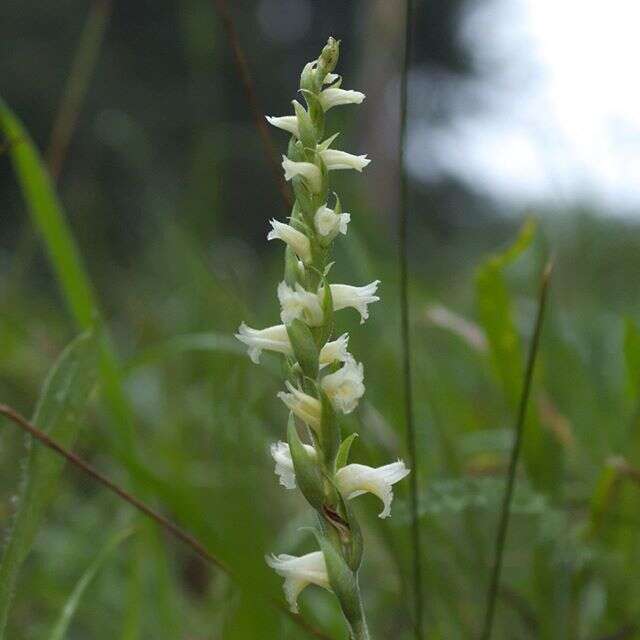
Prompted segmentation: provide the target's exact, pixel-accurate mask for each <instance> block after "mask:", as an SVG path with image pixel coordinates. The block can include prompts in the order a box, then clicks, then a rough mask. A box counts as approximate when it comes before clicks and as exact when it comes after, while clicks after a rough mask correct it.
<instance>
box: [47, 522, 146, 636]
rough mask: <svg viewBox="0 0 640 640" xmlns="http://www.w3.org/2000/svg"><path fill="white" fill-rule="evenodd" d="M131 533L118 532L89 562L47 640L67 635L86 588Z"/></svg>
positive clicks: (128, 530)
mask: <svg viewBox="0 0 640 640" xmlns="http://www.w3.org/2000/svg"><path fill="white" fill-rule="evenodd" d="M132 533H133V530H131V529H126V530H124V531H118V532H117V533H115V534H114V535H112V536H111V537H110V538H109V540H108V541H107V544H105V545H104V547H102V549H101V550H100V551H99V552H98V555H96V556H95V558H94V560H93V562H91V564H90V565H89V566H88V567H87V569H86V571H85V572H84V573H83V574H82V576H81V577H80V580H78V582H77V584H76V586H75V587H74V589H73V591H72V592H71V595H70V596H69V599H68V600H67V602H66V603H65V605H64V607H63V608H62V611H61V612H60V617H59V618H58V621H57V622H56V624H55V626H54V627H53V630H52V631H51V635H50V636H49V640H64V638H65V636H66V635H67V629H68V628H69V625H70V624H71V620H72V619H73V616H74V615H75V612H76V610H77V609H78V606H79V605H80V601H81V600H82V596H83V595H84V593H85V591H86V590H87V587H88V586H89V585H90V584H91V582H92V581H93V579H94V578H95V577H96V575H97V573H98V571H100V569H101V568H102V566H103V565H104V563H105V562H106V561H107V560H108V559H109V556H110V555H111V554H112V553H113V552H114V551H115V550H116V548H117V547H118V546H119V545H120V544H121V543H122V542H124V540H126V539H127V538H128V537H129V536H130V535H131V534H132Z"/></svg>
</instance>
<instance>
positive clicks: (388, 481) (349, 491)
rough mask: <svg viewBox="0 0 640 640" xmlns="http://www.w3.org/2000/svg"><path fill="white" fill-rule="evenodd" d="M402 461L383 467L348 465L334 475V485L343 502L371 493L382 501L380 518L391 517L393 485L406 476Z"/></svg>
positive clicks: (407, 473)
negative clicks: (343, 499)
mask: <svg viewBox="0 0 640 640" xmlns="http://www.w3.org/2000/svg"><path fill="white" fill-rule="evenodd" d="M409 473H410V469H407V468H406V466H405V464H404V462H403V461H402V460H398V461H397V462H392V463H391V464H387V465H385V466H384V467H378V468H377V469H376V468H374V467H367V466H366V465H363V464H348V465H346V466H345V467H342V469H339V470H338V472H337V473H336V485H337V487H338V489H339V490H340V493H341V494H342V495H343V497H344V498H345V500H351V498H356V497H357V496H360V495H362V494H363V493H373V495H375V496H377V497H378V498H380V500H382V503H383V507H384V508H383V509H382V512H381V513H380V514H379V517H380V518H386V517H387V516H389V515H391V501H392V500H393V489H392V488H391V487H392V485H393V484H395V483H396V482H398V481H400V480H402V478H404V477H405V476H408V475H409Z"/></svg>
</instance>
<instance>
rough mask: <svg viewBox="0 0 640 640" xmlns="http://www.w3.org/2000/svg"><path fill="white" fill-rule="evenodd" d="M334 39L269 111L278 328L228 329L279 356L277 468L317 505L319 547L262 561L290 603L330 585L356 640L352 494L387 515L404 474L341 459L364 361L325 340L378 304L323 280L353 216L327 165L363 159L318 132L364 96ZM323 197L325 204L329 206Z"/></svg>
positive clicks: (370, 289) (255, 351) (357, 550)
mask: <svg viewBox="0 0 640 640" xmlns="http://www.w3.org/2000/svg"><path fill="white" fill-rule="evenodd" d="M338 55H339V42H338V41H336V40H335V39H333V38H329V40H328V42H327V44H326V46H325V47H324V48H323V50H322V52H321V54H320V56H319V58H318V59H317V60H314V61H312V62H310V63H308V64H307V65H305V67H304V69H303V70H302V74H301V76H300V93H301V95H302V96H303V98H304V102H305V104H306V106H303V105H302V104H301V103H300V102H298V101H297V100H293V108H294V114H293V115H287V116H280V117H270V116H268V117H267V120H268V121H269V123H270V124H272V125H273V126H275V127H278V128H279V129H282V130H284V131H286V132H288V133H290V134H291V138H290V140H289V147H288V150H287V155H285V156H283V158H282V167H283V169H284V176H285V179H286V180H287V181H291V183H292V186H293V191H294V194H295V202H294V205H293V208H292V211H291V216H290V218H289V220H288V222H286V223H285V222H280V221H278V220H271V223H270V224H271V231H269V234H268V235H267V239H268V240H275V239H277V240H281V241H283V242H284V243H285V269H284V279H283V281H282V282H280V284H279V285H278V287H277V295H278V301H279V303H280V307H281V314H280V318H281V321H282V324H278V325H275V326H272V327H267V328H266V329H253V328H251V327H248V326H247V325H245V324H244V323H242V324H241V325H240V328H239V329H238V333H237V334H236V337H237V338H238V339H239V340H241V341H242V342H243V343H245V344H246V345H247V347H248V353H249V356H250V358H251V359H252V360H253V362H255V363H258V362H259V360H260V355H261V353H262V351H264V350H268V351H275V352H277V353H281V354H283V355H284V356H285V359H286V363H287V379H286V380H285V383H284V384H285V387H286V391H281V392H280V393H279V394H278V397H279V398H280V400H282V402H283V403H284V405H285V406H286V407H287V409H288V410H289V422H288V428H287V442H277V443H275V444H273V445H272V447H271V455H272V457H273V459H274V461H275V472H276V474H277V476H278V477H279V480H280V484H282V485H283V486H284V487H285V488H286V489H291V490H292V489H295V488H298V489H299V490H300V491H301V492H302V494H303V495H304V497H305V498H306V499H307V501H308V502H309V504H310V505H311V506H312V507H313V508H314V509H315V510H316V512H317V516H318V523H319V525H318V529H317V530H316V531H314V532H315V535H316V538H317V541H318V545H319V547H320V550H319V551H314V552H312V553H308V554H306V555H304V556H301V557H296V556H290V555H286V554H280V555H271V556H268V557H267V558H266V561H267V563H268V565H269V566H270V567H272V568H273V569H274V570H275V571H276V572H277V573H278V574H279V575H281V576H282V577H283V578H284V592H285V596H286V598H287V601H288V603H289V606H290V607H291V609H292V610H293V611H294V612H297V611H298V605H297V600H298V596H299V594H300V592H301V591H302V590H303V589H304V588H305V587H306V586H307V585H310V584H315V585H318V586H320V587H323V588H325V589H328V590H330V591H332V592H333V593H334V594H335V595H336V597H337V598H338V601H339V603H340V607H341V609H342V612H343V613H344V616H345V619H346V621H347V624H348V626H349V631H350V634H351V637H352V638H353V640H363V639H365V638H369V637H370V635H369V631H368V627H367V623H366V619H365V613H364V609H363V604H362V598H361V594H360V587H359V582H358V571H359V568H360V565H361V561H362V552H363V542H362V535H361V532H360V527H359V525H358V522H357V520H356V518H355V516H354V513H353V510H352V508H351V505H350V504H349V501H350V500H351V499H353V498H355V497H357V496H359V495H362V494H364V493H372V494H374V495H376V496H377V497H378V498H379V499H380V500H381V501H382V505H383V508H382V511H381V513H380V517H381V518H386V517H387V516H389V515H390V513H391V502H392V499H393V490H392V486H393V484H395V483H396V482H398V481H399V480H401V479H402V478H404V477H405V476H406V475H407V474H408V473H409V470H408V469H407V468H406V467H405V465H404V463H403V462H402V461H401V460H398V461H397V462H392V463H391V464H387V465H385V466H382V467H379V468H373V467H369V466H366V465H362V464H355V463H351V464H349V463H348V459H349V450H350V447H351V444H352V442H353V440H354V437H355V434H352V435H350V436H348V437H346V438H344V439H343V438H342V436H341V432H340V426H339V416H340V414H349V413H351V412H352V411H354V410H355V409H356V407H357V406H358V402H359V400H360V398H362V396H363V394H364V392H365V386H364V372H363V365H362V363H359V362H357V361H356V359H355V358H354V357H353V355H351V353H349V351H348V341H349V336H348V334H346V333H343V334H342V335H339V336H337V337H334V332H335V314H336V312H337V311H340V310H342V309H348V308H352V309H355V310H356V311H357V312H358V313H359V314H360V318H361V322H362V323H363V322H364V321H365V320H366V319H367V318H368V317H369V309H368V307H369V305H370V304H371V303H374V302H377V301H378V300H379V298H378V296H377V295H376V293H377V289H378V285H379V281H378V280H375V281H373V282H371V283H370V284H367V285H364V286H351V285H348V284H334V283H330V282H329V274H330V270H331V266H332V264H333V263H332V262H330V257H331V246H332V244H333V242H334V241H335V240H336V239H337V238H338V237H340V236H342V235H346V234H347V227H348V224H349V222H350V219H351V215H350V214H349V213H346V212H343V211H342V206H341V202H340V199H339V198H338V196H337V194H335V193H334V194H333V197H332V199H330V196H329V194H330V189H329V176H330V172H331V171H334V170H342V169H355V170H356V171H358V172H362V170H363V169H364V168H365V167H366V166H367V165H368V164H369V162H370V160H369V159H368V158H367V156H366V155H352V154H350V153H346V152H344V151H340V150H337V149H335V148H332V145H333V144H334V142H335V140H336V138H337V136H338V134H337V133H335V134H333V135H330V136H328V137H325V118H326V113H327V112H328V111H329V110H330V109H332V108H333V107H337V106H340V105H348V104H360V103H361V102H362V101H363V100H364V98H365V96H364V94H363V93H361V92H359V91H353V90H346V89H343V88H342V87H341V84H342V78H341V77H340V76H339V75H337V74H335V73H334V69H335V67H336V64H337V62H338ZM330 202H331V205H332V206H329V204H330Z"/></svg>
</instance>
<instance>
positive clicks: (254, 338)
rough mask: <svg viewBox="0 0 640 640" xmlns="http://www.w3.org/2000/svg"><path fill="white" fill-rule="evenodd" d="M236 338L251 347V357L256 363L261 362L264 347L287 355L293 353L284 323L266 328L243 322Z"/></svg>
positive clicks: (249, 350)
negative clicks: (256, 327)
mask: <svg viewBox="0 0 640 640" xmlns="http://www.w3.org/2000/svg"><path fill="white" fill-rule="evenodd" d="M236 338H238V340H240V342H244V344H246V345H247V346H248V347H249V349H248V353H249V357H250V358H251V360H252V361H253V362H255V363H256V364H258V363H259V362H260V354H261V353H262V350H263V349H267V350H268V351H277V352H278V353H284V354H285V355H287V356H292V355H293V349H292V347H291V341H290V340H289V335H288V334H287V327H285V326H284V325H283V324H278V325H275V326H273V327H267V328H266V329H252V328H251V327H248V326H247V325H246V324H245V323H244V322H243V323H242V324H241V325H240V327H239V328H238V333H236Z"/></svg>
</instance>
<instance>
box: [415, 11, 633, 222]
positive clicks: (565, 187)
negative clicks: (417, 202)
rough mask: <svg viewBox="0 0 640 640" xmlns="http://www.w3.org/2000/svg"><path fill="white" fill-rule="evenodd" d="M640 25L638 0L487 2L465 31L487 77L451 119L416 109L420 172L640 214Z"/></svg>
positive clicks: (506, 194) (511, 193) (496, 191)
mask: <svg viewBox="0 0 640 640" xmlns="http://www.w3.org/2000/svg"><path fill="white" fill-rule="evenodd" d="M639 24H640V1H638V0H608V1H607V2H596V1H595V0H555V1H553V0H489V1H488V2H482V3H479V4H478V5H477V8H475V9H474V10H473V11H472V12H470V13H469V14H468V16H467V18H466V20H465V24H464V28H463V34H462V37H463V38H464V40H465V42H467V43H468V44H469V49H470V50H471V51H472V52H473V54H474V56H475V59H476V62H477V67H478V69H479V71H480V74H479V76H478V78H477V79H475V80H472V81H469V82H468V83H467V84H466V88H465V89H464V90H463V91H462V92H459V93H458V95H459V99H458V104H457V105H454V107H453V111H452V116H453V117H452V119H451V120H450V121H448V122H443V124H442V125H441V126H437V127H434V126H433V125H426V124H420V121H419V119H418V118H419V114H420V111H419V108H418V109H416V113H415V117H414V118H412V121H413V123H414V124H413V126H412V130H411V136H410V141H411V142H410V144H409V148H408V154H409V155H408V159H409V167H410V171H411V172H412V173H413V174H414V175H415V176H416V177H418V178H423V179H433V178H434V177H437V176H441V175H443V174H449V175H453V176H455V177H458V178H460V179H461V180H463V181H465V182H467V183H469V185H470V186H472V187H473V188H475V189H478V190H481V191H484V192H486V193H488V194H489V195H491V196H494V197H496V198H499V199H501V200H503V201H505V202H506V203H508V204H510V205H516V206H517V205H526V204H535V203H536V202H546V203H554V204H558V205H569V204H572V203H574V202H579V201H587V202H591V203H593V204H594V205H596V206H598V207H600V208H602V209H604V210H606V211H608V212H618V213H627V214H628V213H631V212H634V211H635V212H640V74H638V64H639V62H640V37H639V36H638V25H639ZM431 82H432V83H433V82H434V80H433V79H432V80H431ZM427 99H428V98H427Z"/></svg>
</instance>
